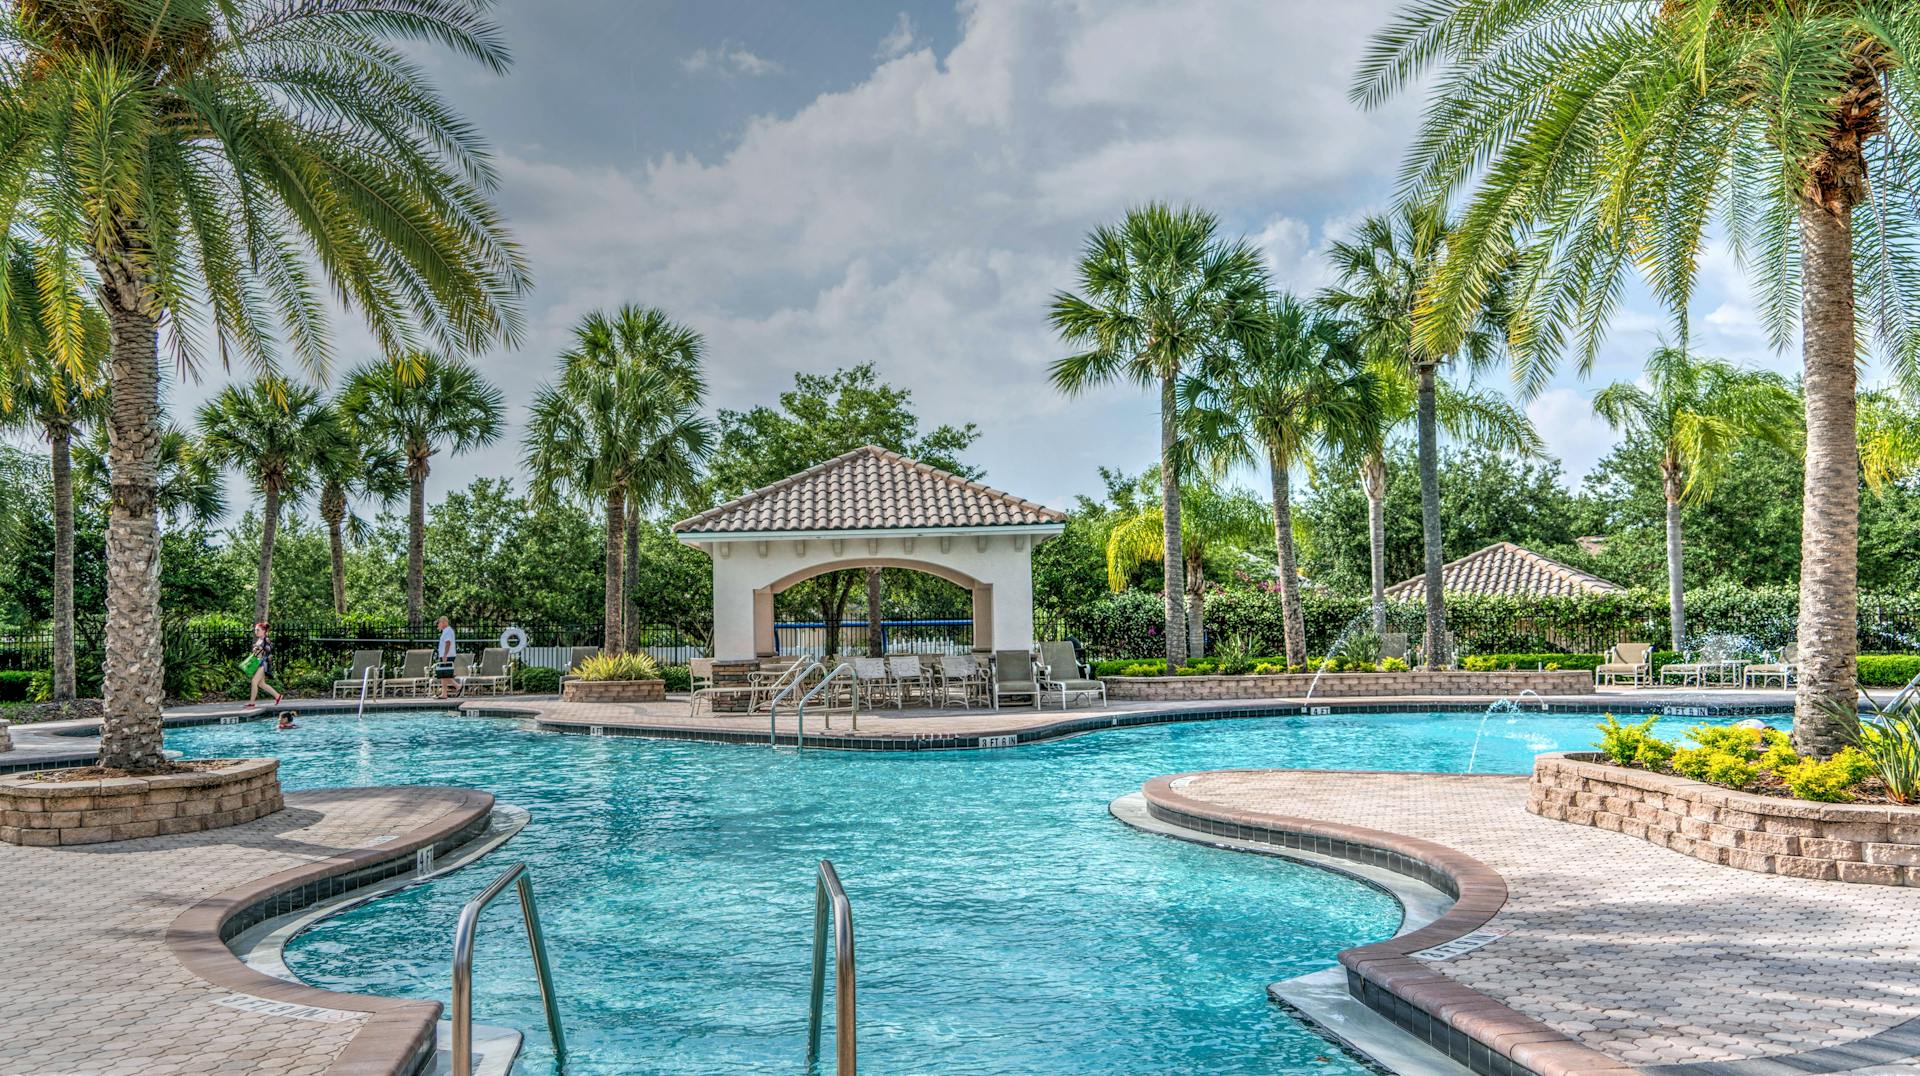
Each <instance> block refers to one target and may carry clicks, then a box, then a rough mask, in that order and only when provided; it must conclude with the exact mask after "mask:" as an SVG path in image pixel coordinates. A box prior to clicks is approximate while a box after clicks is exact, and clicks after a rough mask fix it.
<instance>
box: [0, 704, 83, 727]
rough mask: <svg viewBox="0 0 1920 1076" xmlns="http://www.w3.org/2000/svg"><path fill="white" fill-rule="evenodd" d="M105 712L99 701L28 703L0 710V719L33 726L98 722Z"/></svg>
mask: <svg viewBox="0 0 1920 1076" xmlns="http://www.w3.org/2000/svg"><path fill="white" fill-rule="evenodd" d="M106 711H107V704H106V703H105V702H103V701H101V700H100V699H69V700H68V701H66V702H29V703H21V704H20V705H18V706H9V707H7V708H6V709H4V710H0V719H3V720H6V721H9V722H12V723H13V724H15V725H33V724H38V723H39V722H42V721H98V720H100V718H101V716H102V715H104V714H105V713H106Z"/></svg>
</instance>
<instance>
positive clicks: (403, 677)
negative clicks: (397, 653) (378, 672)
mask: <svg viewBox="0 0 1920 1076" xmlns="http://www.w3.org/2000/svg"><path fill="white" fill-rule="evenodd" d="M432 672H433V651H431V650H409V651H407V652H406V653H405V654H404V655H402V656H401V658H400V675H399V676H391V677H388V678H387V679H386V680H385V681H383V682H382V683H381V687H382V688H383V689H385V691H386V693H387V694H389V695H418V694H420V693H421V692H423V691H425V690H426V689H427V688H428V687H430V686H432V684H433V677H432V676H431V675H430V674H431V673H432Z"/></svg>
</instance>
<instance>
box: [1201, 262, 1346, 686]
mask: <svg viewBox="0 0 1920 1076" xmlns="http://www.w3.org/2000/svg"><path fill="white" fill-rule="evenodd" d="M1339 329H1340V327H1339V326H1338V325H1336V324H1335V323H1333V322H1331V321H1328V320H1327V319H1326V318H1324V317H1322V316H1321V315H1320V314H1319V313H1318V312H1316V311H1315V310H1313V309H1312V308H1311V307H1309V306H1308V305H1307V304H1305V303H1303V302H1301V301H1300V300H1298V299H1296V298H1294V297H1293V296H1291V295H1284V294H1283V295H1278V296H1275V297H1274V298H1273V299H1272V300H1271V301H1270V302H1269V303H1268V305H1267V309H1266V310H1265V312H1264V316H1263V318H1262V328H1261V330H1260V332H1259V333H1258V334H1257V335H1255V336H1254V337H1252V338H1251V339H1249V340H1248V341H1246V343H1245V345H1244V346H1243V347H1242V348H1241V354H1240V355H1239V357H1238V358H1236V359H1233V360H1231V361H1225V362H1214V363H1211V364H1209V366H1208V367H1207V368H1206V369H1204V370H1203V371H1202V373H1201V374H1200V375H1199V376H1197V377H1193V378H1189V379H1188V380H1187V382H1186V383H1185V384H1184V385H1183V390H1184V395H1186V396H1187V397H1188V399H1187V400H1186V401H1185V406H1186V409H1187V412H1188V416H1189V419H1188V421H1189V423H1190V425H1191V427H1192V429H1193V433H1192V435H1191V439H1192V441H1193V442H1194V444H1195V449H1196V451H1197V452H1198V453H1200V454H1203V455H1206V456H1209V457H1211V459H1212V462H1213V463H1214V465H1215V467H1216V468H1217V469H1219V470H1225V469H1227V468H1230V467H1233V466H1236V465H1240V464H1253V463H1264V464H1266V467H1267V472H1268V475H1269V479H1270V481H1271V483H1272V488H1273V541H1274V556H1275V561H1276V568H1277V571H1278V575H1279V583H1280V609H1281V619H1282V621H1283V624H1284V629H1285V630H1284V635H1285V639H1286V649H1287V664H1289V665H1301V664H1304V663H1305V662H1306V660H1307V621H1306V614H1305V613H1304V612H1303V611H1302V610H1301V606H1300V569H1299V559H1298V556H1297V554H1296V551H1295V548H1294V541H1293V499H1292V498H1293V494H1292V472H1293V469H1294V467H1295V466H1297V465H1300V464H1304V463H1307V462H1309V461H1310V458H1311V453H1312V452H1313V450H1314V448H1315V447H1317V446H1321V445H1324V444H1325V443H1326V442H1327V440H1328V438H1329V437H1331V436H1334V435H1335V432H1336V431H1338V430H1342V429H1346V428H1349V427H1351V426H1353V425H1355V424H1357V423H1361V422H1364V421H1365V420H1366V419H1367V417H1368V416H1369V415H1370V414H1371V413H1373V412H1374V411H1375V410H1377V408H1378V404H1377V402H1376V401H1375V399H1374V395H1375V386H1374V377H1373V375H1372V373H1371V372H1370V371H1369V370H1367V369H1366V367H1365V365H1364V364H1363V363H1361V362H1360V361H1359V360H1358V357H1357V355H1356V354H1355V353H1354V351H1353V350H1352V349H1351V348H1350V347H1348V342H1347V340H1345V339H1344V338H1343V336H1342V335H1341V333H1340V331H1339Z"/></svg>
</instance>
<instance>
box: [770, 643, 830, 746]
mask: <svg viewBox="0 0 1920 1076" xmlns="http://www.w3.org/2000/svg"><path fill="white" fill-rule="evenodd" d="M793 667H794V668H796V669H799V670H800V671H799V673H797V674H796V675H795V676H794V678H793V679H791V680H789V681H787V685H786V686H785V687H783V688H781V689H780V690H779V691H778V692H777V693H775V695H774V696H773V701H772V702H769V703H767V746H768V747H778V746H779V744H780V741H779V737H778V729H779V720H780V700H781V699H784V698H786V697H787V696H788V695H791V694H793V689H794V688H797V687H799V686H800V685H802V684H804V683H806V682H807V676H808V675H809V674H811V673H812V672H813V670H815V669H818V668H822V667H823V666H822V665H821V664H820V659H819V658H811V657H810V658H808V659H807V660H806V661H805V662H804V663H802V662H795V663H794V666H793Z"/></svg>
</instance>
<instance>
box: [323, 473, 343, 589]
mask: <svg viewBox="0 0 1920 1076" xmlns="http://www.w3.org/2000/svg"><path fill="white" fill-rule="evenodd" d="M320 515H321V516H322V517H323V518H324V519H325V520H326V521H327V561H328V567H329V568H330V570H331V574H332V576H333V579H332V582H333V615H335V616H346V615H347V545H346V541H345V539H344V538H343V537H342V536H341V528H342V527H343V526H344V525H345V523H346V518H347V505H346V494H345V492H344V491H342V490H340V489H339V488H337V487H334V486H328V487H327V489H326V490H325V491H323V492H322V493H321V494H320Z"/></svg>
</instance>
